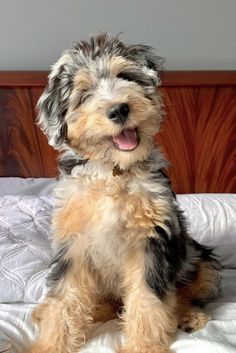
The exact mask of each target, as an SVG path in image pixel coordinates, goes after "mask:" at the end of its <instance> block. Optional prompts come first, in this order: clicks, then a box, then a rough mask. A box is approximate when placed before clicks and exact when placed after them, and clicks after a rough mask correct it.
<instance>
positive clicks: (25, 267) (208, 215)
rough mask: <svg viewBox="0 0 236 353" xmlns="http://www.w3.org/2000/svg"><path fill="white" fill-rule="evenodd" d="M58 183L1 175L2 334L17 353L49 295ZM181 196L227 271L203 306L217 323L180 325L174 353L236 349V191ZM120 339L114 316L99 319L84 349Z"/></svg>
mask: <svg viewBox="0 0 236 353" xmlns="http://www.w3.org/2000/svg"><path fill="white" fill-rule="evenodd" d="M54 183H55V180H47V179H27V180H24V179H20V178H1V179H0V302H2V304H0V337H1V335H5V337H6V338H8V339H9V340H11V341H12V344H13V349H14V353H20V352H22V351H23V350H24V348H25V347H26V346H27V345H28V344H29V342H30V340H32V339H33V337H34V327H33V326H32V324H31V322H30V313H31V311H32V309H33V308H34V306H35V303H36V302H39V301H41V300H42V298H43V295H44V293H45V276H46V274H47V272H48V265H49V262H50V259H51V256H52V252H51V247H50V239H49V224H50V213H51V210H52V206H53V199H52V196H51V192H52V188H53V185H54ZM6 195H8V196H6ZM178 200H179V201H180V204H181V207H182V208H183V209H184V211H185V215H186V218H187V219H188V222H189V228H190V233H191V234H192V235H193V237H194V238H195V239H196V240H197V241H199V242H200V243H202V244H206V245H211V246H214V247H216V252H217V253H218V255H219V259H220V260H221V262H222V263H223V264H224V266H225V267H227V268H228V269H225V270H224V271H223V281H222V287H223V291H222V296H221V297H220V298H218V299H217V300H216V301H215V302H214V303H211V304H209V305H208V306H207V307H206V308H205V311H206V313H207V314H209V315H210V316H211V317H212V321H210V322H209V323H208V324H207V326H206V327H205V328H204V329H203V330H200V331H198V332H195V333H193V334H187V333H183V332H181V331H179V332H178V335H177V338H176V341H175V342H174V343H173V345H172V352H173V353H236V194H218V195H217V194H195V195H179V196H178ZM229 268H231V269H229ZM233 268H234V269H233ZM122 340H123V336H122V335H121V333H120V332H119V327H118V324H117V322H116V321H110V322H107V323H105V324H97V325H96V326H94V328H93V338H92V339H91V340H90V342H88V344H87V345H86V347H84V349H83V350H82V351H81V352H83V353H112V352H114V349H113V347H114V346H115V344H116V342H120V341H122Z"/></svg>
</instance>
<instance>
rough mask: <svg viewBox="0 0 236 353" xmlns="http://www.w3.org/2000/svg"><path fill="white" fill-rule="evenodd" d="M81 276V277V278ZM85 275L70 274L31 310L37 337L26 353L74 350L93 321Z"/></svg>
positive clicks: (53, 352)
mask: <svg viewBox="0 0 236 353" xmlns="http://www.w3.org/2000/svg"><path fill="white" fill-rule="evenodd" d="M82 277H83V278H82ZM92 293H94V292H93V291H92V290H91V287H90V285H89V281H88V274H86V272H85V271H83V270H81V271H80V273H79V275H78V276H73V274H71V273H69V274H68V275H67V277H66V278H65V279H64V281H63V282H60V283H58V285H57V287H56V288H54V290H53V292H52V293H51V294H50V295H48V296H47V297H46V299H45V301H44V303H43V304H41V305H39V306H38V307H37V308H36V310H35V311H34V312H33V315H32V318H33V320H34V322H35V323H36V325H37V326H38V337H37V340H36V342H35V343H33V345H32V346H31V347H30V348H29V350H28V351H27V353H77V352H78V350H79V348H80V347H81V346H82V345H83V344H84V342H85V340H86V339H87V333H88V328H89V325H90V324H91V323H92V315H93V309H94V298H93V297H92Z"/></svg>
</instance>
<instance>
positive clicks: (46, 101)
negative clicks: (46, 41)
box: [37, 51, 73, 148]
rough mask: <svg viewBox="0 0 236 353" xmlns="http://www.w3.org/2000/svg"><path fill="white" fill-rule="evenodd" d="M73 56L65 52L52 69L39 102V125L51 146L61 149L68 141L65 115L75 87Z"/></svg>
mask: <svg viewBox="0 0 236 353" xmlns="http://www.w3.org/2000/svg"><path fill="white" fill-rule="evenodd" d="M71 62H72V59H71V54H70V52H69V51H68V52H65V53H64V54H63V55H62V57H61V58H60V59H59V60H58V61H57V62H56V64H55V65H54V66H53V67H52V70H51V73H50V75H49V77H48V85H47V87H46V88H45V90H44V92H43V94H42V96H41V97H40V99H39V102H38V106H37V107H38V125H39V126H40V128H41V129H42V130H43V132H44V133H45V134H46V135H47V137H48V140H49V144H50V145H51V146H53V147H55V148H60V147H61V146H62V145H63V143H64V142H65V141H66V134H67V125H66V123H65V115H66V112H67V109H68V102H69V97H70V93H71V89H72V85H73V75H72V73H71V72H70V71H71V67H72V65H71Z"/></svg>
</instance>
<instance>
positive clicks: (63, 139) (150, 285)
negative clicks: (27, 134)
mask: <svg viewBox="0 0 236 353" xmlns="http://www.w3.org/2000/svg"><path fill="white" fill-rule="evenodd" d="M160 66H161V59H160V58H158V57H156V56H155V54H154V53H153V51H152V49H151V48H150V47H148V46H143V45H131V46H128V45H125V44H123V43H122V42H121V41H120V40H119V39H118V38H117V37H111V36H109V35H107V34H99V35H98V36H95V37H92V38H91V39H90V42H83V41H82V42H79V43H77V44H75V46H74V47H73V48H72V49H71V50H69V51H67V52H65V53H64V54H63V55H62V57H61V58H60V60H59V61H58V62H57V63H56V64H55V65H54V67H53V68H52V71H51V74H50V76H49V83H48V86H47V88H46V89H45V92H44V93H43V95H42V97H41V99H40V101H39V111H40V115H39V123H40V125H41V127H42V129H43V130H44V132H45V133H46V134H47V136H48V138H49V141H50V143H51V144H52V145H53V146H54V147H55V148H57V149H59V150H61V152H62V156H61V160H60V168H61V174H62V178H61V181H60V182H59V185H58V186H57V188H56V190H55V193H56V205H55V211H54V216H53V224H52V233H53V239H54V246H55V260H54V262H53V264H52V270H51V274H50V277H49V279H48V288H49V290H48V294H47V297H46V298H45V301H44V303H43V304H41V305H39V306H38V307H37V308H36V310H35V312H34V314H33V318H34V320H35V322H36V323H37V325H38V327H39V333H38V337H37V340H36V342H35V343H34V344H33V345H32V347H30V348H29V351H28V352H30V353H76V352H78V351H79V349H80V347H82V346H83V344H84V342H85V341H86V340H87V338H88V337H89V328H90V326H91V325H92V324H93V323H94V322H95V321H99V320H102V321H105V320H108V319H109V318H112V317H116V312H117V310H118V308H120V307H121V306H122V308H123V309H122V314H119V321H120V323H121V325H122V327H123V330H124V333H125V343H124V346H123V347H116V349H117V352H119V353H134V352H135V353H152V352H153V353H154V352H155V353H164V352H169V346H170V344H171V342H172V340H173V338H174V334H175V332H176V330H177V327H178V326H179V327H181V328H182V329H184V330H186V331H192V330H198V329H200V328H202V327H203V326H204V325H205V324H206V323H207V321H208V317H207V316H206V315H205V314H204V313H203V312H202V311H201V309H200V308H199V304H205V303H207V302H209V301H210V300H212V299H214V298H215V297H216V296H217V295H218V291H219V273H220V265H219V263H218V262H217V261H216V259H215V258H214V257H213V254H212V251H211V249H207V248H205V247H203V246H201V245H199V244H198V243H196V242H195V241H194V240H192V239H191V238H190V237H189V235H188V232H187V229H186V225H185V221H184V217H183V215H182V213H181V211H180V209H179V207H178V204H177V202H176V199H175V195H174V193H173V192H172V190H171V186H170V183H169V180H168V178H167V177H166V176H165V174H164V172H163V169H165V168H166V162H165V160H164V158H163V157H162V155H161V153H160V151H159V150H158V149H156V148H154V144H153V136H154V134H155V133H156V132H158V130H159V126H160V122H161V120H162V116H163V104H162V99H161V97H160V95H159V93H158V92H157V90H156V86H157V84H158V76H157V75H158V70H159V69H160ZM121 103H125V104H126V105H128V107H129V112H128V116H127V119H126V120H125V121H119V122H117V121H116V122H114V121H113V120H112V119H110V118H109V117H110V115H109V112H110V111H111V109H112V108H113V107H114V106H115V105H117V104H118V105H119V104H121ZM134 128H135V129H136V131H137V139H138V140H137V146H135V148H134V149H132V150H130V151H126V150H120V149H118V148H117V146H115V144H114V136H117V135H119V134H120V133H121V131H123V130H125V129H134ZM132 131H134V130H132Z"/></svg>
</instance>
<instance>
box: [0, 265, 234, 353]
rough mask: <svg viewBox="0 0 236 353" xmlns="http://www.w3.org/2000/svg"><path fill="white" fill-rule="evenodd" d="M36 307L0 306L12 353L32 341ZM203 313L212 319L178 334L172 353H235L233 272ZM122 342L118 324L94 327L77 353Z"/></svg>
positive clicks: (0, 327) (0, 324)
mask: <svg viewBox="0 0 236 353" xmlns="http://www.w3.org/2000/svg"><path fill="white" fill-rule="evenodd" d="M34 306H35V304H34V305H33V304H23V303H14V304H0V337H1V335H2V336H3V335H4V337H5V338H7V339H9V340H10V341H11V342H12V344H13V353H21V352H23V351H24V349H25V347H26V346H27V345H28V344H29V342H30V341H31V340H32V339H33V338H34V335H35V331H34V327H33V325H32V323H31V321H30V313H31V311H32V309H33V307H34ZM204 311H205V312H206V313H207V314H208V315H210V316H211V318H212V320H211V321H210V322H209V323H208V324H207V325H206V327H205V328H204V329H202V330H200V331H198V332H194V333H192V334H187V333H184V332H182V331H178V334H177V337H176V340H175V342H174V343H173V344H172V346H171V352H172V353H236V270H228V269H227V270H224V271H223V279H222V294H221V297H220V298H218V299H217V300H216V301H215V302H213V303H211V304H209V305H207V306H206V308H205V309H204ZM123 341H124V337H123V335H122V334H121V333H120V331H119V325H118V323H117V321H115V320H113V321H108V322H106V323H105V324H100V323H98V324H96V326H95V327H94V328H93V330H92V338H91V339H90V340H89V341H88V343H87V344H86V346H85V347H84V348H83V349H82V350H81V351H80V353H115V350H114V347H115V345H116V343H120V342H123Z"/></svg>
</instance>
